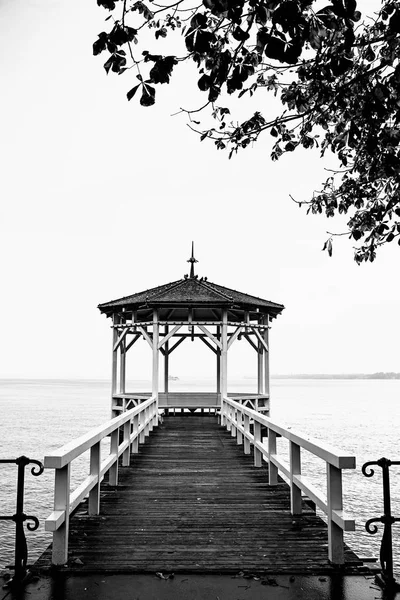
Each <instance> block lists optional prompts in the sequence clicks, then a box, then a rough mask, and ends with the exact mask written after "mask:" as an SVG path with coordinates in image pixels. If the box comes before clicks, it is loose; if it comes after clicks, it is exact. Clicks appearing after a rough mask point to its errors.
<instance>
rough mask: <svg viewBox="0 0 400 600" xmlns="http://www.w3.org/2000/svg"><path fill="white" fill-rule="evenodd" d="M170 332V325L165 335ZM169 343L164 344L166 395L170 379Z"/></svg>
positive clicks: (166, 327) (166, 328)
mask: <svg viewBox="0 0 400 600" xmlns="http://www.w3.org/2000/svg"><path fill="white" fill-rule="evenodd" d="M168 332H169V327H168V325H166V326H165V331H164V335H167V333H168ZM168 350H169V348H168V342H165V344H164V352H165V354H164V392H165V393H166V394H168V384H169V381H168V377H169V354H168Z"/></svg>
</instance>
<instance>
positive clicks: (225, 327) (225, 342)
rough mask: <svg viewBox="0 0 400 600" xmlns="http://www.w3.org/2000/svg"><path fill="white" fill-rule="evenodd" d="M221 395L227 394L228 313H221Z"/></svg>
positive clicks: (224, 311) (225, 311)
mask: <svg viewBox="0 0 400 600" xmlns="http://www.w3.org/2000/svg"><path fill="white" fill-rule="evenodd" d="M221 344H222V349H221V394H222V395H223V396H226V395H227V394H228V311H227V310H223V311H222V332H221Z"/></svg>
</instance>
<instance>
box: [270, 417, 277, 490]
mask: <svg viewBox="0 0 400 600" xmlns="http://www.w3.org/2000/svg"><path fill="white" fill-rule="evenodd" d="M275 454H276V432H275V431H272V429H268V457H269V458H268V484H269V485H276V484H277V483H278V467H277V466H276V465H274V463H273V462H272V461H271V456H272V455H275Z"/></svg>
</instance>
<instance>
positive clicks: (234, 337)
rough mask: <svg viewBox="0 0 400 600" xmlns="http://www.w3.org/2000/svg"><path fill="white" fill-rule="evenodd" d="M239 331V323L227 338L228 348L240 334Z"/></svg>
mask: <svg viewBox="0 0 400 600" xmlns="http://www.w3.org/2000/svg"><path fill="white" fill-rule="evenodd" d="M241 331H242V327H241V325H239V327H236V330H235V331H234V332H233V333H232V335H231V336H229V338H228V350H229V348H230V347H231V346H232V344H233V342H234V341H235V340H237V338H238V336H239V335H240V332H241Z"/></svg>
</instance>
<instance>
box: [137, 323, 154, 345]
mask: <svg viewBox="0 0 400 600" xmlns="http://www.w3.org/2000/svg"><path fill="white" fill-rule="evenodd" d="M137 329H138V330H139V331H140V333H141V334H142V336H143V337H144V339H145V340H146V341H147V342H148V343H149V346H150V348H153V339H152V338H151V337H150V335H149V334H148V332H147V331H146V330H145V329H144V328H143V327H141V326H140V325H138V327H137Z"/></svg>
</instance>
